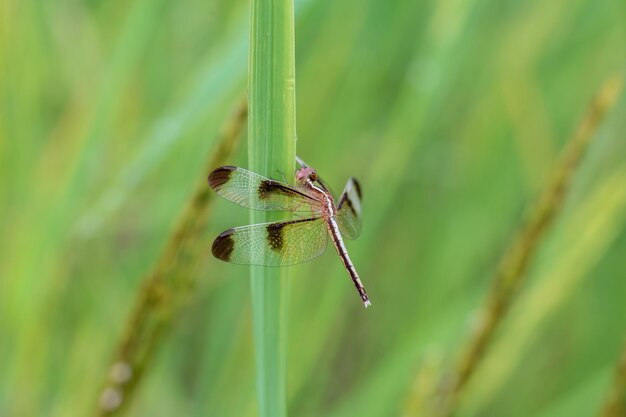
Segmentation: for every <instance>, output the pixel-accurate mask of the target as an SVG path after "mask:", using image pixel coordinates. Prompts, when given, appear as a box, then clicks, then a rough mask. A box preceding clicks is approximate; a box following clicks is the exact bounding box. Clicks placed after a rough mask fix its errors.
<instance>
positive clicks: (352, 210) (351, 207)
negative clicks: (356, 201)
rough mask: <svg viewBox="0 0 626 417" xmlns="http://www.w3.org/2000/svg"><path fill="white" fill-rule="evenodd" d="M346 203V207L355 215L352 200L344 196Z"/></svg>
mask: <svg viewBox="0 0 626 417" xmlns="http://www.w3.org/2000/svg"><path fill="white" fill-rule="evenodd" d="M346 203H347V204H348V208H349V209H350V211H351V212H352V214H353V215H354V216H355V217H356V215H357V213H356V210H355V209H354V206H353V205H352V200H350V199H349V198H346Z"/></svg>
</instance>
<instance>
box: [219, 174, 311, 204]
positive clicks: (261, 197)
mask: <svg viewBox="0 0 626 417" xmlns="http://www.w3.org/2000/svg"><path fill="white" fill-rule="evenodd" d="M209 186H210V187H211V188H213V189H214V190H215V191H216V192H217V193H218V194H219V195H220V196H222V197H224V198H225V199H227V200H230V201H232V202H233V203H237V204H239V205H241V206H243V207H247V208H250V209H254V210H265V211H289V212H310V211H314V212H315V211H318V210H316V208H317V207H318V206H319V202H318V201H317V200H316V199H315V198H314V197H312V196H311V195H309V194H308V192H307V191H306V190H304V189H302V188H299V187H295V186H291V185H288V184H284V183H282V182H279V181H274V180H271V179H269V178H266V177H264V176H262V175H259V174H255V173H254V172H251V171H248V170H245V169H243V168H239V167H234V166H223V167H220V168H217V169H216V170H215V171H213V172H211V174H210V175H209Z"/></svg>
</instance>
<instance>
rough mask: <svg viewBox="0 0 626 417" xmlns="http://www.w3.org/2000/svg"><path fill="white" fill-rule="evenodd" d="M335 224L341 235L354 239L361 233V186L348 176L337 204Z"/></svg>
mask: <svg viewBox="0 0 626 417" xmlns="http://www.w3.org/2000/svg"><path fill="white" fill-rule="evenodd" d="M337 224H338V225H339V231H340V232H341V235H342V236H343V237H345V238H347V239H356V238H357V237H359V235H360V234H361V228H362V226H361V187H360V186H359V183H358V181H357V180H356V179H355V178H350V179H349V180H348V183H347V184H346V187H345V188H344V190H343V193H341V197H339V202H338V204H337Z"/></svg>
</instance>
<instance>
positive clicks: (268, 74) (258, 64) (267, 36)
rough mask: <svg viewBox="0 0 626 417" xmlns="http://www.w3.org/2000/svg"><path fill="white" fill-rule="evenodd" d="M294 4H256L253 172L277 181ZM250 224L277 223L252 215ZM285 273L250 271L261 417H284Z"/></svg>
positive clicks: (285, 132)
mask: <svg viewBox="0 0 626 417" xmlns="http://www.w3.org/2000/svg"><path fill="white" fill-rule="evenodd" d="M293 13H294V11H293V0H252V1H251V28H250V62H249V75H248V77H249V78H248V94H249V97H248V106H249V109H250V118H249V124H248V162H249V169H250V170H252V171H255V172H258V173H260V174H262V175H265V176H268V177H274V178H282V177H285V178H286V179H287V180H291V179H292V178H293V173H294V170H295V155H296V153H295V147H296V146H295V140H296V128H295V48H294V39H295V38H294V15H293ZM250 220H251V222H252V223H262V222H268V221H273V220H277V217H276V215H275V214H270V213H264V212H251V215H250ZM287 274H288V269H287V268H263V267H252V268H251V273H250V275H251V286H252V308H253V323H254V340H255V352H256V371H257V398H258V407H259V416H260V417H284V416H285V415H286V393H285V390H286V389H285V368H286V308H287V292H288V288H287V285H288V279H287Z"/></svg>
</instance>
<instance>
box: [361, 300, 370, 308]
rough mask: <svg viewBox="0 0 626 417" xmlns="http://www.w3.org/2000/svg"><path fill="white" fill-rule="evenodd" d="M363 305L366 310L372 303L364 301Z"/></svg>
mask: <svg viewBox="0 0 626 417" xmlns="http://www.w3.org/2000/svg"><path fill="white" fill-rule="evenodd" d="M363 304H364V305H365V308H367V307H369V306H371V305H372V302H371V301H370V300H365V301H363Z"/></svg>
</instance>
